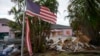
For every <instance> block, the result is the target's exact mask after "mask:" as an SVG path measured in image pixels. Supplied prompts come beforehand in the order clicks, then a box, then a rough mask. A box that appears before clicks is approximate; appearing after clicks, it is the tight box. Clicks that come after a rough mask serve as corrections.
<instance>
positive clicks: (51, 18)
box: [26, 0, 57, 24]
mask: <svg viewBox="0 0 100 56" xmlns="http://www.w3.org/2000/svg"><path fill="white" fill-rule="evenodd" d="M26 6H27V8H26V14H27V15H29V16H39V17H41V19H42V20H43V21H46V22H48V23H51V24H56V18H57V16H56V15H55V14H54V13H52V12H51V11H50V10H49V8H47V7H44V6H39V5H37V4H36V3H33V2H32V1H31V0H26Z"/></svg>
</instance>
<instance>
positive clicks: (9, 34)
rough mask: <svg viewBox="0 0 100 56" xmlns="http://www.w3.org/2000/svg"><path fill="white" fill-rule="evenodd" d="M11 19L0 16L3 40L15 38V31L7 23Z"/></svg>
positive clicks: (1, 37) (0, 35)
mask: <svg viewBox="0 0 100 56" xmlns="http://www.w3.org/2000/svg"><path fill="white" fill-rule="evenodd" d="M9 21H10V20H8V19H6V18H0V39H2V40H5V39H8V38H9V39H10V38H14V32H13V31H12V30H11V28H10V27H9V26H8V25H7V24H8V22H9Z"/></svg>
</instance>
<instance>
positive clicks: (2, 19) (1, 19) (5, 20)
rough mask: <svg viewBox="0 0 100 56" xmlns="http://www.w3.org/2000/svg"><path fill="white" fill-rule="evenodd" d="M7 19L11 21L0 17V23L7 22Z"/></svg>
mask: <svg viewBox="0 0 100 56" xmlns="http://www.w3.org/2000/svg"><path fill="white" fill-rule="evenodd" d="M9 21H11V20H8V19H6V18H0V23H7V22H9Z"/></svg>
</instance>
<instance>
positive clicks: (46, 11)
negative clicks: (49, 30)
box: [40, 6, 57, 18]
mask: <svg viewBox="0 0 100 56" xmlns="http://www.w3.org/2000/svg"><path fill="white" fill-rule="evenodd" d="M42 7H43V6H41V9H40V12H44V13H47V14H49V15H51V16H53V17H55V18H56V17H57V16H56V15H55V14H54V13H52V12H50V10H47V9H45V8H46V7H44V8H42Z"/></svg>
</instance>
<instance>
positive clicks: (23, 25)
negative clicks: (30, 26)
mask: <svg viewBox="0 0 100 56" xmlns="http://www.w3.org/2000/svg"><path fill="white" fill-rule="evenodd" d="M23 2H24V4H23V21H22V38H21V56H24V32H25V3H26V0H24V1H23Z"/></svg>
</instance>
